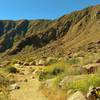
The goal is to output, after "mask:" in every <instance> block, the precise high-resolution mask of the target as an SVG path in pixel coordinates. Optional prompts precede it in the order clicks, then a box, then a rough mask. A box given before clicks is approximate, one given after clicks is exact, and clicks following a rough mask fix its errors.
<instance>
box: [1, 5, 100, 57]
mask: <svg viewBox="0 0 100 100" xmlns="http://www.w3.org/2000/svg"><path fill="white" fill-rule="evenodd" d="M99 29H100V5H97V6H94V7H89V8H86V9H84V10H81V11H76V12H73V13H71V14H68V15H64V16H63V17H61V18H59V19H56V20H19V21H11V20H10V21H9V20H4V21H0V52H5V51H8V52H7V54H9V55H14V54H17V53H20V52H21V50H23V49H24V48H25V47H26V46H32V50H33V51H38V49H39V50H40V49H41V51H45V53H49V54H50V53H54V55H55V54H56V51H58V54H61V53H62V52H63V54H64V53H66V51H68V50H69V49H72V48H77V47H81V46H84V45H88V44H89V43H91V42H96V41H99V40H100V30H99ZM55 47H56V48H55ZM89 49H91V48H89ZM65 50H66V51H65ZM24 51H25V50H24ZM27 52H28V51H27Z"/></svg>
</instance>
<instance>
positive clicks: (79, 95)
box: [67, 91, 86, 100]
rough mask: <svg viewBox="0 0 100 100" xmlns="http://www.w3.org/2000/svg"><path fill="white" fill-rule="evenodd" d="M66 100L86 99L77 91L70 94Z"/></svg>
mask: <svg viewBox="0 0 100 100" xmlns="http://www.w3.org/2000/svg"><path fill="white" fill-rule="evenodd" d="M67 100H86V98H85V96H84V95H83V94H82V92H81V91H77V92H75V93H74V94H72V95H71V96H70V97H69V98H68V99H67Z"/></svg>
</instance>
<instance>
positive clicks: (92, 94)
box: [86, 86, 100, 100]
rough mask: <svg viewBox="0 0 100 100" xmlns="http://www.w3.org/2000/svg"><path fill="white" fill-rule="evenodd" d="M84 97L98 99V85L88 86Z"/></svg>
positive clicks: (99, 94) (99, 90)
mask: <svg viewBox="0 0 100 100" xmlns="http://www.w3.org/2000/svg"><path fill="white" fill-rule="evenodd" d="M86 97H87V100H98V99H100V87H93V86H90V87H89V90H88V92H87V96H86Z"/></svg>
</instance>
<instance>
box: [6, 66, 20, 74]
mask: <svg viewBox="0 0 100 100" xmlns="http://www.w3.org/2000/svg"><path fill="white" fill-rule="evenodd" d="M7 72H9V73H17V72H18V70H17V69H16V68H15V67H8V68H7Z"/></svg>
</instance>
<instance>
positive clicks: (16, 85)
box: [9, 83, 20, 91]
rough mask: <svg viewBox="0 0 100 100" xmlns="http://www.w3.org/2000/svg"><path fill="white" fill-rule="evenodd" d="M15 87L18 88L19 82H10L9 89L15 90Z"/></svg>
mask: <svg viewBox="0 0 100 100" xmlns="http://www.w3.org/2000/svg"><path fill="white" fill-rule="evenodd" d="M16 89H20V86H19V84H17V83H15V84H12V85H10V86H9V90H10V91H12V90H16Z"/></svg>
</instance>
